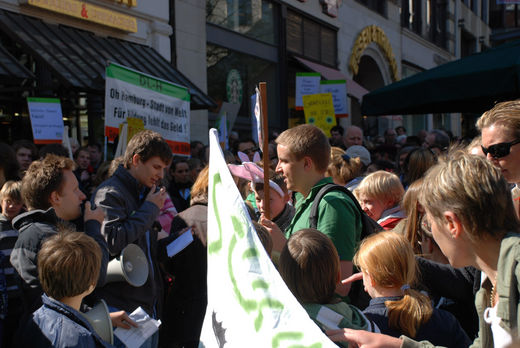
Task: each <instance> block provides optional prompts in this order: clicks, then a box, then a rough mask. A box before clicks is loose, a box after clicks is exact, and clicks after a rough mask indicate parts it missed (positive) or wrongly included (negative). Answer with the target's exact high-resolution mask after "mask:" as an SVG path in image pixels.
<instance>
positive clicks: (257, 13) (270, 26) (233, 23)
mask: <svg viewBox="0 0 520 348" xmlns="http://www.w3.org/2000/svg"><path fill="white" fill-rule="evenodd" d="M206 21H207V22H209V23H212V24H215V25H218V26H221V27H224V28H227V29H230V30H233V31H236V32H238V33H240V34H244V35H246V36H248V37H251V38H254V39H257V40H260V41H263V42H266V43H270V44H276V43H277V37H276V35H275V32H276V31H275V24H274V8H273V4H272V3H270V2H267V1H265V0H206Z"/></svg>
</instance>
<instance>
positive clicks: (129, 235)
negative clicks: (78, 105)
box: [93, 130, 172, 347]
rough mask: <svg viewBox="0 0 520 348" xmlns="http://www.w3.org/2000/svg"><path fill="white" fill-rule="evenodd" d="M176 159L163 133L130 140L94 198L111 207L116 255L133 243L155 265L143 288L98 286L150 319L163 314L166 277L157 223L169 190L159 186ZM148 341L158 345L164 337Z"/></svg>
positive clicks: (108, 230) (111, 300)
mask: <svg viewBox="0 0 520 348" xmlns="http://www.w3.org/2000/svg"><path fill="white" fill-rule="evenodd" d="M171 160H172V152H171V149H170V147H169V146H168V144H167V143H166V141H165V140H164V139H163V138H162V137H161V135H160V134H159V133H156V132H153V131H150V130H144V131H141V132H139V133H137V134H136V135H134V136H133V137H132V139H131V140H130V142H129V143H128V146H127V148H126V151H125V154H124V156H123V163H122V164H120V165H119V167H118V168H117V170H116V171H115V173H114V175H113V176H112V177H111V178H109V179H108V180H106V181H105V182H103V183H101V185H100V186H99V188H98V189H97V191H96V192H95V194H94V196H93V197H94V198H93V200H94V203H95V204H96V206H98V207H100V208H101V209H103V210H104V211H105V221H104V224H103V229H102V233H103V236H104V237H105V239H106V241H107V244H108V248H109V250H110V254H111V255H113V256H117V255H119V254H120V253H121V251H122V250H123V249H124V248H125V247H126V246H128V244H131V243H132V244H136V245H138V246H139V247H140V248H141V249H142V251H143V253H144V254H145V255H146V258H147V260H148V264H149V265H148V266H149V267H148V279H147V280H146V283H145V284H144V285H143V286H141V287H134V286H132V285H130V284H128V283H127V282H124V281H121V282H114V283H107V284H106V285H105V286H104V287H102V288H98V289H96V293H97V295H99V296H101V297H102V298H104V299H105V301H106V302H107V304H108V305H109V306H110V307H111V308H112V309H123V310H125V311H127V312H133V311H134V310H135V309H136V308H137V307H139V306H141V307H142V308H143V309H144V310H145V311H146V313H147V314H148V315H149V316H150V317H152V318H158V317H159V316H160V313H161V306H162V299H163V283H162V282H163V281H162V279H161V273H160V270H159V267H158V266H159V265H158V261H157V252H158V246H157V232H156V231H154V229H152V224H153V222H154V221H155V219H156V218H157V215H158V214H159V210H160V209H161V208H162V207H163V205H164V200H165V199H166V190H165V188H161V189H160V190H156V188H157V186H158V185H160V183H161V180H162V179H163V177H164V169H165V168H166V167H167V166H168V165H169V164H170V162H171ZM145 344H146V345H145V346H146V347H156V346H157V344H158V335H153V336H152V337H151V338H150V339H149V340H148V341H147V342H145Z"/></svg>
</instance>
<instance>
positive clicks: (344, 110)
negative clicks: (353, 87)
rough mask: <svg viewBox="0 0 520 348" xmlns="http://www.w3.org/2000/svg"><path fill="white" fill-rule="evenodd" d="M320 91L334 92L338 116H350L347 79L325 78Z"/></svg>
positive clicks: (335, 110) (333, 98) (333, 99)
mask: <svg viewBox="0 0 520 348" xmlns="http://www.w3.org/2000/svg"><path fill="white" fill-rule="evenodd" d="M320 93H330V94H332V103H333V104H334V112H335V114H336V117H348V102H347V100H348V99H347V81H345V80H324V81H321V82H320Z"/></svg>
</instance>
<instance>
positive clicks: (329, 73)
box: [294, 56, 368, 101]
mask: <svg viewBox="0 0 520 348" xmlns="http://www.w3.org/2000/svg"><path fill="white" fill-rule="evenodd" d="M294 58H295V59H296V60H297V61H299V62H300V63H301V64H303V65H305V66H306V67H307V68H309V69H311V70H312V71H315V72H318V73H320V74H321V76H322V77H323V78H325V79H327V80H346V81H347V94H348V95H350V96H352V97H354V98H356V99H358V100H359V101H361V99H362V98H363V96H364V95H365V94H367V93H368V90H366V89H365V88H363V87H362V86H361V85H360V84H358V83H357V82H356V81H354V80H351V79H349V78H348V77H346V76H345V75H344V74H343V73H342V72H341V71H339V70H336V69H333V68H329V67H328V66H325V65H321V64H318V63H314V62H311V61H309V60H307V59H303V58H300V57H296V56H295V57H294Z"/></svg>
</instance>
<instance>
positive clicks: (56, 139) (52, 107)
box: [27, 98, 63, 144]
mask: <svg viewBox="0 0 520 348" xmlns="http://www.w3.org/2000/svg"><path fill="white" fill-rule="evenodd" d="M27 105H28V107H29V115H30V118H31V126H32V131H33V138H34V143H35V144H50V143H61V142H62V140H63V116H62V113H61V104H60V100H59V99H56V98H27Z"/></svg>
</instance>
